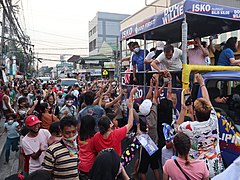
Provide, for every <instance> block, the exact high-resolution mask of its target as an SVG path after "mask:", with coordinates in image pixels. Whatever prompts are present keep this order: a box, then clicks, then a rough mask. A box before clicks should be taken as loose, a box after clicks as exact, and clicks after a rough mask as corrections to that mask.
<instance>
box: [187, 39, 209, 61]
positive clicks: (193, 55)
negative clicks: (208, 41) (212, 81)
mask: <svg viewBox="0 0 240 180" xmlns="http://www.w3.org/2000/svg"><path fill="white" fill-rule="evenodd" d="M201 43H202V42H201V39H200V38H199V37H196V38H194V48H192V49H188V60H189V64H198V65H206V62H205V58H206V57H207V56H209V51H208V49H207V48H204V47H203V46H202V44H201Z"/></svg>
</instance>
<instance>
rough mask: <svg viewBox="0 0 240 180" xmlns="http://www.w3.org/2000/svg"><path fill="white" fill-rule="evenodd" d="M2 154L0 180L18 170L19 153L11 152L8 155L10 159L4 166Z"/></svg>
mask: <svg viewBox="0 0 240 180" xmlns="http://www.w3.org/2000/svg"><path fill="white" fill-rule="evenodd" d="M4 153H5V152H3V154H2V156H1V158H0V180H4V179H5V178H6V177H8V176H10V175H12V174H16V173H17V168H18V157H19V152H18V153H16V152H11V153H10V159H9V163H8V164H4V162H5V157H4Z"/></svg>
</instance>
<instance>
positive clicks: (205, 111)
mask: <svg viewBox="0 0 240 180" xmlns="http://www.w3.org/2000/svg"><path fill="white" fill-rule="evenodd" d="M196 79H197V82H198V83H199V85H200V88H201V91H202V98H198V99H196V100H195V102H194V112H193V114H194V118H195V121H188V122H183V121H184V118H181V119H178V121H177V124H180V126H179V129H178V130H179V131H180V132H183V133H185V134H186V135H188V136H189V138H190V139H191V149H190V153H189V155H190V158H192V159H202V160H204V161H205V162H206V164H207V166H208V169H209V174H210V178H212V177H214V176H216V175H217V174H219V173H221V172H222V171H223V170H224V166H223V160H222V157H221V152H220V146H219V129H218V117H217V113H216V111H215V110H214V108H213V106H212V104H211V101H210V98H209V95H208V91H207V88H206V87H205V85H204V81H203V78H202V76H201V75H200V74H196Z"/></svg>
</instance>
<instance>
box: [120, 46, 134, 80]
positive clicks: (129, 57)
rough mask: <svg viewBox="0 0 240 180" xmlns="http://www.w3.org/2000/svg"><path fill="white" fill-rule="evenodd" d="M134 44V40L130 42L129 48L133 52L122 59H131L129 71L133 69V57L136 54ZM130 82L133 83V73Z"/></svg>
mask: <svg viewBox="0 0 240 180" xmlns="http://www.w3.org/2000/svg"><path fill="white" fill-rule="evenodd" d="M133 44H134V42H132V41H131V42H129V43H128V48H129V50H130V52H131V55H130V56H128V57H125V58H123V59H122V61H129V72H132V71H133V65H132V57H133V55H134V49H133ZM129 84H133V74H130V82H129Z"/></svg>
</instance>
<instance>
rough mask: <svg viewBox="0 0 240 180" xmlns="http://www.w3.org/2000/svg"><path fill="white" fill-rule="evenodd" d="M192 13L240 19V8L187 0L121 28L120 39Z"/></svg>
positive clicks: (131, 36)
mask: <svg viewBox="0 0 240 180" xmlns="http://www.w3.org/2000/svg"><path fill="white" fill-rule="evenodd" d="M187 13H191V14H196V15H202V16H210V17H216V18H221V19H223V20H224V19H230V20H237V21H238V20H239V21H240V9H239V8H235V7H228V6H222V5H217V4H211V3H206V2H201V1H194V0H186V1H181V2H179V3H177V4H174V5H172V6H170V7H169V8H166V9H165V10H164V11H163V12H161V13H158V14H156V15H154V16H151V17H149V18H146V19H144V20H142V21H140V22H138V23H136V24H133V25H131V26H129V27H127V28H125V29H123V30H121V34H120V39H121V40H126V39H129V38H134V36H136V35H139V34H143V33H146V32H149V31H150V30H152V29H156V28H159V27H161V26H164V25H166V24H170V23H173V22H175V21H179V20H182V19H183V18H184V14H187Z"/></svg>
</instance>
